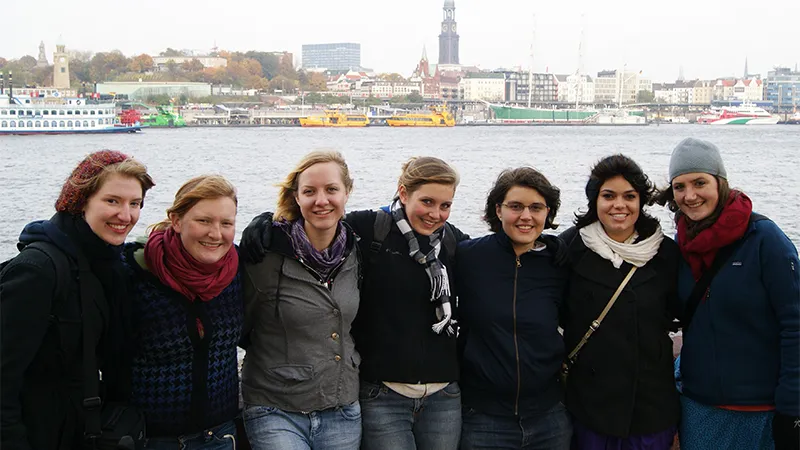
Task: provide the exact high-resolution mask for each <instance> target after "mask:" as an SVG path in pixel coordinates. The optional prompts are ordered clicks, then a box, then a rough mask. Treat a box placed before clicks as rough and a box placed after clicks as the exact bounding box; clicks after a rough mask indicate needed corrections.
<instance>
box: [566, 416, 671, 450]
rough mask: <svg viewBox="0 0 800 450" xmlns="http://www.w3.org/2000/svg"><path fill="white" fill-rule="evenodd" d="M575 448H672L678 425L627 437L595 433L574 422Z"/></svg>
mask: <svg viewBox="0 0 800 450" xmlns="http://www.w3.org/2000/svg"><path fill="white" fill-rule="evenodd" d="M573 427H574V435H573V440H572V449H573V450H670V449H671V448H672V443H673V441H674V439H675V432H676V431H677V427H675V426H673V427H670V428H668V429H666V430H664V431H659V432H657V433H650V434H642V435H639V436H628V437H626V438H621V437H616V436H606V435H604V434H600V433H595V432H594V431H592V430H590V429H588V428H586V427H584V426H583V425H581V424H580V423H578V422H575V423H574V424H573Z"/></svg>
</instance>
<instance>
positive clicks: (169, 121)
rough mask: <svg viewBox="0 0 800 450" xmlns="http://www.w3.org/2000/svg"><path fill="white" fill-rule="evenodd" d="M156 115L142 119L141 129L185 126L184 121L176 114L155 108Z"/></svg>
mask: <svg viewBox="0 0 800 450" xmlns="http://www.w3.org/2000/svg"><path fill="white" fill-rule="evenodd" d="M156 109H157V110H158V114H150V115H147V116H144V117H142V128H144V127H148V128H180V127H185V126H186V121H185V120H184V119H183V117H181V116H180V115H178V114H175V113H174V112H172V111H171V110H169V109H165V108H163V107H161V106H158V107H156Z"/></svg>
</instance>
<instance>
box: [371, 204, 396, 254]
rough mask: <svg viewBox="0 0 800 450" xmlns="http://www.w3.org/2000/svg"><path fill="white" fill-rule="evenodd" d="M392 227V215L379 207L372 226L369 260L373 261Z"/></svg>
mask: <svg viewBox="0 0 800 450" xmlns="http://www.w3.org/2000/svg"><path fill="white" fill-rule="evenodd" d="M391 229H392V215H391V214H389V213H387V212H386V211H384V210H382V209H379V210H378V214H377V215H376V216H375V223H374V224H373V226H372V242H370V244H369V251H370V257H369V259H370V262H371V263H373V264H374V263H375V257H377V256H378V254H379V253H380V252H381V247H382V246H383V241H384V240H385V239H386V236H388V235H389V231H390V230H391Z"/></svg>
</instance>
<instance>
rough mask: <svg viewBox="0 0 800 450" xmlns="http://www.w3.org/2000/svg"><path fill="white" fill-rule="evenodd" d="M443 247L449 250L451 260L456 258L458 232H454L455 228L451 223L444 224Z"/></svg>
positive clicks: (448, 254)
mask: <svg viewBox="0 0 800 450" xmlns="http://www.w3.org/2000/svg"><path fill="white" fill-rule="evenodd" d="M442 246H444V248H445V249H446V250H447V256H448V257H449V258H455V256H456V249H457V248H458V242H456V232H455V231H453V226H452V225H450V223H449V222H445V223H444V237H443V238H442Z"/></svg>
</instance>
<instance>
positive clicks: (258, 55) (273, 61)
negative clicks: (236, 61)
mask: <svg viewBox="0 0 800 450" xmlns="http://www.w3.org/2000/svg"><path fill="white" fill-rule="evenodd" d="M244 56H245V57H247V58H250V59H254V60H256V61H258V63H259V64H261V76H262V77H264V78H267V79H272V78H273V77H275V76H276V75H278V65H279V64H278V61H279V60H278V57H277V56H276V55H273V54H272V53H267V52H256V51H252V50H251V51H249V52H247V53H245V54H244Z"/></svg>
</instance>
